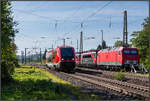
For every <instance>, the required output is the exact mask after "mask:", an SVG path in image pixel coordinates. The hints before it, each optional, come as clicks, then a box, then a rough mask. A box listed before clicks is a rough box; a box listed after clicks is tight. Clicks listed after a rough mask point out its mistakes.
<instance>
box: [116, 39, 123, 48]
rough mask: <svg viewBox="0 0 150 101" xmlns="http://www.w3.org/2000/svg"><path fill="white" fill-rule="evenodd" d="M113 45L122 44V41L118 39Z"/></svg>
mask: <svg viewBox="0 0 150 101" xmlns="http://www.w3.org/2000/svg"><path fill="white" fill-rule="evenodd" d="M114 46H115V47H119V46H123V42H122V41H120V40H117V41H116V42H115V44H114Z"/></svg>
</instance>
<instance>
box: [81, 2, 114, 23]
mask: <svg viewBox="0 0 150 101" xmlns="http://www.w3.org/2000/svg"><path fill="white" fill-rule="evenodd" d="M110 3H112V1H110V2H108V3H107V4H105V5H104V6H102V7H101V8H99V9H97V10H96V11H95V12H93V13H92V14H91V15H89V16H88V17H87V18H86V19H85V20H83V21H82V22H85V21H86V20H88V19H89V18H91V17H93V16H95V15H96V14H97V12H100V11H102V10H103V9H104V8H105V7H106V6H108V5H109V4H110Z"/></svg>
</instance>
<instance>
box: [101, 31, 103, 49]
mask: <svg viewBox="0 0 150 101" xmlns="http://www.w3.org/2000/svg"><path fill="white" fill-rule="evenodd" d="M101 32H102V49H103V48H104V47H103V30H101Z"/></svg>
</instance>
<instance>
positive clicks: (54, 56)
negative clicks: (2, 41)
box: [46, 46, 75, 72]
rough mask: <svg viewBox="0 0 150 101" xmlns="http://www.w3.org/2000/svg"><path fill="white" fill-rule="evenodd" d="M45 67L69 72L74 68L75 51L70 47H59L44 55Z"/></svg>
mask: <svg viewBox="0 0 150 101" xmlns="http://www.w3.org/2000/svg"><path fill="white" fill-rule="evenodd" d="M46 65H47V66H48V67H50V68H54V69H56V70H61V71H65V72H70V71H72V70H73V69H74V68H75V51H74V48H73V47H70V46H60V47H57V48H56V49H53V50H49V51H47V53H46Z"/></svg>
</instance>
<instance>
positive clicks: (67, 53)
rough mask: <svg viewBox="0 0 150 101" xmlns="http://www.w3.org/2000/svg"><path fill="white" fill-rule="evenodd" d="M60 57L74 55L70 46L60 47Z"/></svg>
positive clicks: (70, 57) (68, 57)
mask: <svg viewBox="0 0 150 101" xmlns="http://www.w3.org/2000/svg"><path fill="white" fill-rule="evenodd" d="M61 57H62V58H67V59H72V58H73V57H74V56H73V51H72V48H61Z"/></svg>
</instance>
